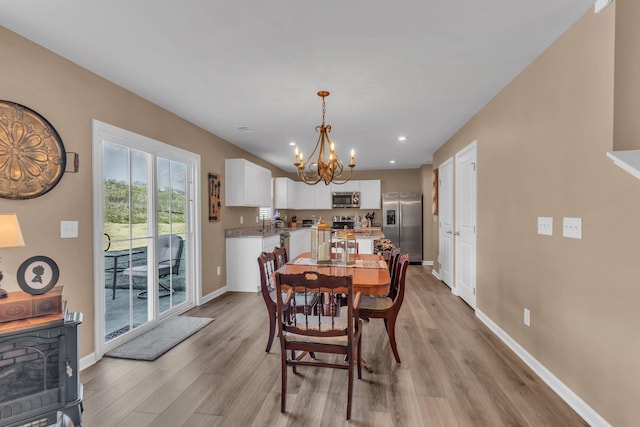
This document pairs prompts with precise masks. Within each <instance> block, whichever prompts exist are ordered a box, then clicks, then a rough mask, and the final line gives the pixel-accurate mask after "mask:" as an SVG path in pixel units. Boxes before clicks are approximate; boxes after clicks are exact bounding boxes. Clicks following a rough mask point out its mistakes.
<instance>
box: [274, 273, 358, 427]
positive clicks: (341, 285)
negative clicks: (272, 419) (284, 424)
mask: <svg viewBox="0 0 640 427" xmlns="http://www.w3.org/2000/svg"><path fill="white" fill-rule="evenodd" d="M323 292H325V293H329V294H330V295H331V296H334V295H336V294H337V293H343V292H346V294H347V296H348V303H347V310H341V313H342V315H341V316H340V315H337V314H335V313H334V312H333V311H332V312H331V313H330V314H329V315H328V316H325V315H323V314H322V313H321V312H319V311H315V310H302V311H300V310H297V309H296V308H295V305H296V304H297V303H296V299H295V298H294V297H293V295H295V294H299V295H300V294H302V295H304V300H310V299H311V298H313V297H316V296H318V295H320V294H321V293H323ZM276 295H280V296H281V297H280V298H278V299H277V304H276V305H277V319H278V334H279V337H280V350H281V351H280V353H281V370H282V392H281V396H280V399H281V400H280V411H281V412H285V411H286V397H287V367H288V366H291V367H292V370H293V373H296V367H297V366H314V367H323V368H336V369H346V370H347V371H348V382H347V420H350V419H351V401H352V396H353V371H354V364H355V365H356V367H357V373H358V379H360V378H362V366H361V360H362V358H361V352H362V343H361V340H360V337H361V332H362V320H360V319H359V318H358V303H359V301H360V292H357V293H355V294H354V291H353V283H352V277H351V276H329V275H324V274H321V273H317V272H314V271H307V272H304V273H300V274H280V273H276ZM289 312H295V313H296V314H295V315H294V316H291V320H290V321H287V317H286V314H287V313H289ZM296 351H302V352H313V353H315V354H316V356H317V354H318V353H329V354H339V355H344V356H345V357H343V358H336V359H328V360H324V361H323V360H320V359H318V358H317V357H316V358H314V359H313V360H306V359H300V358H297V357H296ZM287 352H290V357H287Z"/></svg>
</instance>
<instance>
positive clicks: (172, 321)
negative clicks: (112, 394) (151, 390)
mask: <svg viewBox="0 0 640 427" xmlns="http://www.w3.org/2000/svg"><path fill="white" fill-rule="evenodd" d="M211 322H213V319H212V318H210V317H187V316H175V317H171V318H169V319H167V320H164V321H162V322H160V324H159V325H158V326H156V327H155V328H153V329H151V330H150V331H148V332H145V333H144V334H142V335H140V336H139V337H136V338H134V339H132V340H131V341H129V342H126V343H124V344H122V345H121V346H118V347H116V348H114V349H113V350H111V351H110V352H108V353H106V354H105V356H109V357H117V358H120V359H134V360H155V359H157V358H158V357H160V356H162V355H163V354H164V353H166V352H167V351H169V350H171V349H172V348H173V347H175V346H176V345H178V344H180V343H181V342H182V341H184V340H186V339H187V338H189V337H190V336H191V335H193V334H195V333H196V332H198V331H199V330H200V329H202V328H204V327H205V326H207V325H208V324H209V323H211Z"/></svg>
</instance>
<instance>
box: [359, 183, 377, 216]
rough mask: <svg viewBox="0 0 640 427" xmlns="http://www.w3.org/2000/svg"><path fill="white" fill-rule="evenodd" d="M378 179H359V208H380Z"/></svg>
mask: <svg viewBox="0 0 640 427" xmlns="http://www.w3.org/2000/svg"><path fill="white" fill-rule="evenodd" d="M380 196H381V194H380V180H379V179H369V180H366V181H360V209H380Z"/></svg>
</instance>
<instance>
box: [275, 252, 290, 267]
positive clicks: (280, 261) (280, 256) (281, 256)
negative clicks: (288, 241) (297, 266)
mask: <svg viewBox="0 0 640 427" xmlns="http://www.w3.org/2000/svg"><path fill="white" fill-rule="evenodd" d="M273 254H274V255H275V256H276V270H277V269H279V268H280V267H282V266H283V265H285V264H286V263H287V262H289V255H288V254H287V248H285V247H277V246H276V247H275V248H273Z"/></svg>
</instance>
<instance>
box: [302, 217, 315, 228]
mask: <svg viewBox="0 0 640 427" xmlns="http://www.w3.org/2000/svg"><path fill="white" fill-rule="evenodd" d="M311 226H313V220H312V219H308V218H307V219H304V218H303V219H302V227H304V228H309V227H311Z"/></svg>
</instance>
